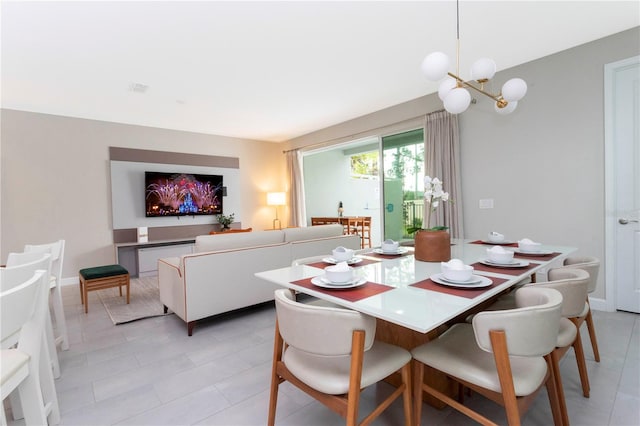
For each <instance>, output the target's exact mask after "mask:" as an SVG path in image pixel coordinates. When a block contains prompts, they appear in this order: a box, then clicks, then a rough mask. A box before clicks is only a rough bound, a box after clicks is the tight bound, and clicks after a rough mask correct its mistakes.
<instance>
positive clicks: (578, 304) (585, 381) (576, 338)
mask: <svg viewBox="0 0 640 426" xmlns="http://www.w3.org/2000/svg"><path fill="white" fill-rule="evenodd" d="M548 279H549V281H547V282H539V283H536V284H528V285H527V286H525V288H526V287H535V288H552V289H555V290H558V291H559V292H560V294H562V313H561V315H562V318H560V329H559V332H558V340H557V342H556V348H555V350H554V351H553V353H552V358H553V368H554V376H555V379H556V386H557V389H558V398H559V401H560V408H561V412H562V418H563V423H564V424H566V425H568V424H569V415H568V413H567V407H566V403H565V398H564V387H563V385H562V377H561V376H560V359H561V358H562V357H563V356H564V354H566V353H567V351H568V350H569V348H570V347H573V350H574V352H575V356H576V362H577V364H578V373H579V374H580V382H581V384H582V392H583V395H584V396H585V397H588V396H589V376H588V375H587V363H586V361H585V358H584V349H583V347H582V339H581V337H580V328H579V327H578V325H577V323H578V317H579V315H580V314H581V313H582V310H583V308H584V300H585V298H586V297H587V285H588V283H589V274H588V273H587V272H585V271H583V270H580V269H568V268H560V269H552V270H550V271H549V273H548Z"/></svg>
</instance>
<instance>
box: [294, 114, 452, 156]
mask: <svg viewBox="0 0 640 426" xmlns="http://www.w3.org/2000/svg"><path fill="white" fill-rule="evenodd" d="M443 111H444V108H441V109H438V110H435V111H431V112H428V113H426V114H421V115H418V116H416V117H411V118H407V119H406V120H402V121H398V122H397V123H393V124H389V125H388V126H384V127H377V128H375V129H371V130H368V131H366V132H374V131H376V130H378V129H384V128H386V127H389V126H397V125H398V124H402V123H406V122H408V121H413V120H416V119H418V118H424V117H426V116H427V115H430V114H435V113H437V112H443ZM366 132H360V133H354V134H352V135H347V136H341V137H339V138H334V139H330V140H328V141H324V142H318V143H314V144H311V145H305V146H302V147H300V148H292V149H285V150H282V153H283V154H286V153H287V152H291V151H297V150H299V149H313V148H321V147H323V146H331V145H333V144H334V143H337V141H339V140H342V139H345V140H348V139H355V138H357V137H358V136H359V135H363V134H364V133H366Z"/></svg>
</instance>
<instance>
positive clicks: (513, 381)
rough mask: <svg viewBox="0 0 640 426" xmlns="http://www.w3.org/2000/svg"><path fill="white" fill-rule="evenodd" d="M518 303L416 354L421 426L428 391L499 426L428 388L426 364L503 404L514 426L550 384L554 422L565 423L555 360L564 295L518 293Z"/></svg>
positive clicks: (483, 314)
mask: <svg viewBox="0 0 640 426" xmlns="http://www.w3.org/2000/svg"><path fill="white" fill-rule="evenodd" d="M515 300H516V304H517V306H518V307H517V308H516V309H509V310H501V311H484V312H480V313H478V314H476V315H475V316H474V317H473V324H467V323H463V324H455V325H453V326H452V327H451V328H450V329H449V330H447V331H446V332H445V333H443V334H442V335H441V336H440V337H438V338H437V339H435V340H433V341H431V342H428V343H425V344H423V345H421V346H418V347H417V348H415V349H413V350H412V351H411V354H412V355H413V359H414V365H413V368H414V369H413V380H414V382H413V386H414V393H413V400H414V407H415V409H414V414H413V415H414V418H415V419H417V424H419V423H420V417H421V412H422V395H423V391H424V392H426V393H427V394H429V395H431V396H433V397H435V398H436V399H438V400H440V401H442V402H444V403H445V404H447V405H449V406H451V407H452V408H454V409H456V410H458V411H460V412H461V413H463V414H465V415H467V416H469V417H470V418H472V419H473V420H475V421H477V422H479V423H481V424H494V423H493V422H492V421H491V420H489V419H488V418H486V417H484V416H483V415H481V414H480V413H478V412H475V411H473V410H471V409H470V408H469V407H467V406H465V405H464V404H463V403H461V402H459V401H457V400H455V399H453V398H451V397H450V396H448V395H445V394H443V393H442V392H440V391H438V390H436V389H434V388H432V387H431V386H429V385H427V384H425V383H423V381H422V378H423V374H424V366H425V365H427V366H429V367H431V368H434V369H436V370H439V371H441V372H443V373H444V374H446V375H447V376H448V377H449V378H450V379H452V380H453V381H454V382H457V383H458V384H459V386H460V385H462V386H465V387H467V388H469V389H471V390H473V391H475V392H477V393H479V394H481V395H484V396H485V397H487V398H488V399H490V400H492V401H494V402H496V403H498V404H500V405H502V406H503V407H504V408H505V412H506V417H507V421H508V423H509V425H519V424H520V418H521V416H522V414H523V413H524V411H526V409H527V408H528V407H529V405H530V404H531V402H532V400H533V398H535V396H536V395H537V393H538V391H539V389H540V388H541V387H542V386H545V385H546V388H547V393H548V395H549V402H550V404H551V410H552V413H553V419H554V423H555V424H556V425H560V424H562V418H561V413H560V404H559V401H558V394H557V392H556V385H555V378H554V370H553V367H552V358H551V353H552V352H553V350H554V349H555V346H556V340H557V337H558V323H559V321H560V311H561V309H562V295H561V294H560V293H559V292H558V291H556V290H553V289H546V288H535V287H527V288H522V289H519V290H517V291H516V294H515ZM459 394H462V392H459Z"/></svg>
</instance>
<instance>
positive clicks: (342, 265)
mask: <svg viewBox="0 0 640 426" xmlns="http://www.w3.org/2000/svg"><path fill="white" fill-rule="evenodd" d="M326 269H328V270H330V271H333V272H344V271H348V270H349V265H348V264H347V262H338V263H336V264H335V265H333V266H327V268H326Z"/></svg>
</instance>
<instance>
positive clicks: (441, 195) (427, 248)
mask: <svg viewBox="0 0 640 426" xmlns="http://www.w3.org/2000/svg"><path fill="white" fill-rule="evenodd" d="M448 200H449V193H448V192H444V191H443V190H442V181H440V179H438V178H437V177H435V178H433V179H432V178H431V177H430V176H425V177H424V205H425V210H426V214H427V217H426V220H425V221H424V223H423V228H413V229H411V230H410V232H415V237H414V240H415V254H414V255H415V258H416V260H421V261H423V262H446V261H448V260H449V259H451V237H450V235H449V232H447V229H448V228H447V227H446V226H434V227H430V224H431V213H433V212H434V211H435V210H436V208H438V206H439V205H440V203H441V202H446V201H448Z"/></svg>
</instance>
